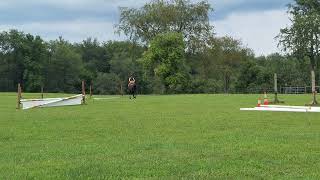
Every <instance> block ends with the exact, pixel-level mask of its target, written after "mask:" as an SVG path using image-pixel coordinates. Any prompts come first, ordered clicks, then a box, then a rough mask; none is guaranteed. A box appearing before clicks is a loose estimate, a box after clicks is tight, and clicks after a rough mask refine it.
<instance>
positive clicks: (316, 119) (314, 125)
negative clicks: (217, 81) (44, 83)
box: [0, 93, 320, 179]
mask: <svg viewBox="0 0 320 180" xmlns="http://www.w3.org/2000/svg"><path fill="white" fill-rule="evenodd" d="M27 96H28V97H34V96H38V95H36V94H27ZM51 96H58V95H51ZM0 98H1V103H0V129H1V131H0V179H90V178H92V179H133V178H138V179H140V178H145V179H150V178H154V179H183V178H185V179H216V178H218V179H221V178H223V179H248V178H252V179H261V178H265V179H270V178H281V179H293V178H298V179H300V178H303V179H320V171H319V167H320V114H316V113H314V114H311V113H310V114H306V113H282V112H277V113H274V112H240V111H239V108H240V107H253V106H255V104H256V101H257V95H176V96H139V97H138V99H136V100H129V99H128V97H123V98H119V99H111V100H100V101H97V100H96V101H92V100H89V101H88V104H87V105H83V106H74V107H58V108H46V109H33V110H27V111H21V110H16V109H15V106H16V104H15V103H16V95H15V94H14V93H0ZM281 99H283V100H285V101H286V103H287V104H291V105H303V104H305V103H307V102H309V101H310V99H311V97H310V96H308V95H291V96H281Z"/></svg>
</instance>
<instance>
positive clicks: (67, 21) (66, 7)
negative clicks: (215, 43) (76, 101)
mask: <svg viewBox="0 0 320 180" xmlns="http://www.w3.org/2000/svg"><path fill="white" fill-rule="evenodd" d="M191 1H192V2H198V1H200V0H191ZM208 1H209V3H210V4H211V6H212V7H213V9H214V11H213V12H211V13H210V22H211V24H212V25H213V26H214V27H215V33H216V35H217V36H219V37H220V36H231V37H234V38H236V39H240V40H241V41H242V42H243V45H244V46H245V47H248V48H251V49H253V51H254V52H255V54H256V55H257V56H259V55H269V54H271V53H275V52H279V49H278V48H277V41H276V40H275V39H274V37H275V36H277V35H278V34H279V31H280V29H281V28H284V27H286V26H288V25H290V21H289V19H288V15H287V13H286V11H287V5H288V4H289V3H292V2H293V0H208ZM146 2H148V0H28V1H26V0H1V1H0V31H4V30H5V31H6V30H9V29H18V30H20V31H24V32H26V33H31V34H35V35H40V36H41V37H43V38H44V39H46V40H52V39H57V38H58V37H59V36H62V37H63V38H64V39H66V40H69V41H71V42H80V41H82V40H84V39H86V38H88V37H93V38H97V39H98V40H99V41H108V40H124V39H126V37H124V36H119V35H118V34H116V33H114V32H115V29H114V26H115V25H116V24H117V23H118V20H119V7H136V8H137V7H141V6H143V4H145V3H146Z"/></svg>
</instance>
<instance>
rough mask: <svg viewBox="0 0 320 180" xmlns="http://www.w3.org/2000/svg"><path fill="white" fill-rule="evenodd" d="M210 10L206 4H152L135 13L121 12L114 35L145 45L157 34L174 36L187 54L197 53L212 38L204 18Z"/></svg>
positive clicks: (178, 0)
mask: <svg viewBox="0 0 320 180" xmlns="http://www.w3.org/2000/svg"><path fill="white" fill-rule="evenodd" d="M211 10H212V9H211V7H210V4H209V3H208V2H207V1H200V2H198V3H196V4H192V3H191V2H190V1H189V0H172V1H171V0H153V1H151V2H150V3H147V4H145V5H144V6H143V7H142V8H139V9H136V8H121V9H120V22H119V24H118V25H117V28H118V30H117V31H118V32H119V33H124V34H125V35H127V36H129V37H130V39H132V40H140V41H141V42H146V43H149V42H150V41H151V40H152V39H153V38H155V37H156V36H157V35H158V34H161V33H167V32H177V33H181V34H182V35H183V39H184V40H185V41H186V45H187V48H188V49H189V50H190V51H197V50H198V49H199V48H201V47H205V46H206V42H207V40H208V39H210V37H211V36H212V35H213V27H212V26H211V25H210V22H209V16H208V14H209V12H210V11H211Z"/></svg>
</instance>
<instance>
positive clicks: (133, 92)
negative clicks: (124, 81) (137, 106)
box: [128, 82, 137, 99]
mask: <svg viewBox="0 0 320 180" xmlns="http://www.w3.org/2000/svg"><path fill="white" fill-rule="evenodd" d="M128 89H129V94H130V99H131V95H132V97H133V98H134V99H135V98H136V91H137V86H136V83H133V82H130V83H129V84H128Z"/></svg>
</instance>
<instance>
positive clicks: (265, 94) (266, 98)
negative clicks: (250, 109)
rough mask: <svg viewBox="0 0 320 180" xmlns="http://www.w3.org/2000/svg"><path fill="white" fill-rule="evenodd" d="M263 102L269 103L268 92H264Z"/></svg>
mask: <svg viewBox="0 0 320 180" xmlns="http://www.w3.org/2000/svg"><path fill="white" fill-rule="evenodd" d="M263 104H264V105H269V101H268V96H267V93H266V92H264V100H263Z"/></svg>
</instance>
